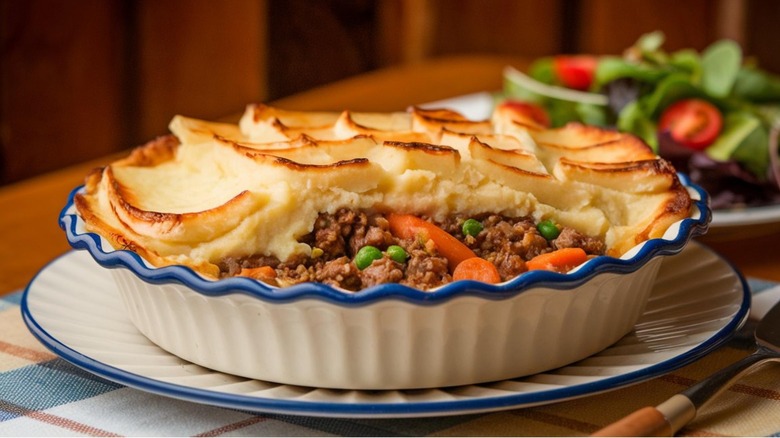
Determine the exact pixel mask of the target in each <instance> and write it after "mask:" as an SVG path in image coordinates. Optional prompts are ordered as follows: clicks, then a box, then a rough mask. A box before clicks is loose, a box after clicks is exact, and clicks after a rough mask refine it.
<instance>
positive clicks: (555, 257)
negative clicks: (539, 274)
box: [525, 248, 588, 272]
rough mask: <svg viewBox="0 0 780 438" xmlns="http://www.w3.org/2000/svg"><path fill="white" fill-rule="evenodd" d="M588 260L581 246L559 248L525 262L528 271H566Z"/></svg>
mask: <svg viewBox="0 0 780 438" xmlns="http://www.w3.org/2000/svg"><path fill="white" fill-rule="evenodd" d="M586 260H588V254H586V253H585V250H584V249H582V248H561V249H556V250H555V251H552V252H547V253H544V254H539V255H538V256H536V257H534V258H532V259H531V260H529V261H527V262H526V263H525V265H526V267H528V270H529V271H534V270H547V271H555V272H566V271H569V270H570V269H572V268H574V267H576V266H578V265H580V264H582V263H584V262H585V261H586Z"/></svg>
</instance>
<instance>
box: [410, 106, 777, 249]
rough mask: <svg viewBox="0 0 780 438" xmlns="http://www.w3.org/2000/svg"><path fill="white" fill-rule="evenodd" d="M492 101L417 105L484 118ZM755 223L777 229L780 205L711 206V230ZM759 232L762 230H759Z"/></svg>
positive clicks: (474, 117) (728, 228) (477, 118)
mask: <svg viewBox="0 0 780 438" xmlns="http://www.w3.org/2000/svg"><path fill="white" fill-rule="evenodd" d="M494 102H495V97H494V95H493V94H491V93H487V92H481V93H473V94H466V95H463V96H457V97H453V98H450V99H443V100H438V101H436V102H430V103H427V104H424V105H420V106H422V107H428V108H442V107H444V108H450V109H453V110H455V111H458V112H460V113H461V114H463V115H464V116H466V117H468V118H469V119H471V120H484V119H487V118H490V115H491V113H492V111H493V105H494ZM758 225H764V226H766V225H774V227H771V229H769V228H768V229H767V231H768V232H775V231H777V230H778V229H780V205H767V206H762V207H749V208H742V209H729V210H714V211H713V212H712V222H711V223H710V232H711V233H718V234H720V232H721V231H727V232H733V231H734V230H735V229H736V228H735V227H743V226H758ZM761 234H765V233H763V232H762V233H761Z"/></svg>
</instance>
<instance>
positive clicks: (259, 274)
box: [238, 266, 276, 280]
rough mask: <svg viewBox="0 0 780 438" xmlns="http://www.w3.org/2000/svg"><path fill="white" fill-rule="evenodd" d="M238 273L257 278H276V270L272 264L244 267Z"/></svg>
mask: <svg viewBox="0 0 780 438" xmlns="http://www.w3.org/2000/svg"><path fill="white" fill-rule="evenodd" d="M238 275H240V276H242V277H250V278H256V279H258V280H265V279H270V278H276V270H274V268H272V267H270V266H260V267H258V268H243V269H241V272H239V273H238Z"/></svg>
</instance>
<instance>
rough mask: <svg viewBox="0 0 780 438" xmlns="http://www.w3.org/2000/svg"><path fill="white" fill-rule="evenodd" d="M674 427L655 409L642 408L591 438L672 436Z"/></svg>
mask: <svg viewBox="0 0 780 438" xmlns="http://www.w3.org/2000/svg"><path fill="white" fill-rule="evenodd" d="M672 434H673V431H672V426H671V425H670V424H669V422H668V421H667V420H666V417H665V416H664V414H662V413H661V411H659V410H658V409H656V408H654V407H650V406H648V407H646V408H642V409H640V410H638V411H636V412H634V413H633V414H629V415H628V416H627V417H624V418H622V419H620V420H618V421H616V422H614V423H612V424H610V425H608V426H606V427H604V428H603V429H601V430H599V431H597V432H596V433H594V434H593V435H591V436H672Z"/></svg>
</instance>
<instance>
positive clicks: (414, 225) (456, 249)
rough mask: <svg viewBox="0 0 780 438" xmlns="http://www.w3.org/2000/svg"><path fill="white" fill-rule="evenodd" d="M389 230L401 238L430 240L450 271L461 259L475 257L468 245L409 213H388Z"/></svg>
mask: <svg viewBox="0 0 780 438" xmlns="http://www.w3.org/2000/svg"><path fill="white" fill-rule="evenodd" d="M387 221H388V222H389V224H390V232H391V233H393V235H394V236H396V237H400V238H401V239H421V240H422V241H423V242H427V241H428V240H432V241H433V243H434V244H435V245H436V250H437V251H439V254H441V255H442V256H443V257H444V258H446V259H447V264H448V265H449V268H450V272H453V271H454V270H455V267H456V266H458V264H460V263H461V262H462V261H464V260H466V259H470V258H472V257H476V256H477V255H476V254H474V251H472V250H471V249H470V248H469V247H468V246H466V245H464V244H463V242H461V241H460V240H458V239H456V238H455V237H454V236H452V235H451V234H449V233H447V232H446V231H444V230H442V229H441V228H439V227H438V226H436V225H434V224H432V223H430V222H428V221H426V220H424V219H420V218H419V217H417V216H413V215H411V214H396V213H390V214H389V215H388V216H387Z"/></svg>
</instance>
